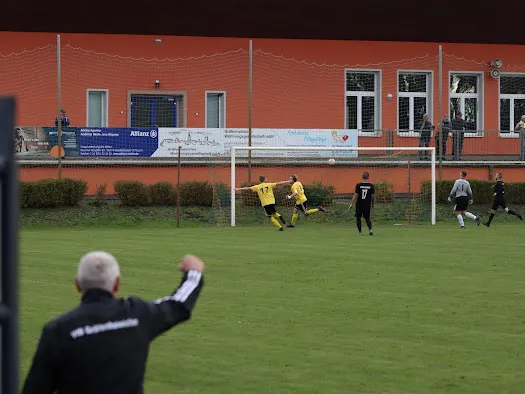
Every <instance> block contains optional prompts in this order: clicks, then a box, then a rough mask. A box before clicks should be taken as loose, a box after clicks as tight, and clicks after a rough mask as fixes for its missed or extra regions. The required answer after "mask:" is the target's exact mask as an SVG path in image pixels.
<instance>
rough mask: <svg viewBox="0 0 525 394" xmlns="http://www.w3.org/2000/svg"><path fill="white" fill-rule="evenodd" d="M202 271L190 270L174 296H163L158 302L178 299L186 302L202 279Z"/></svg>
mask: <svg viewBox="0 0 525 394" xmlns="http://www.w3.org/2000/svg"><path fill="white" fill-rule="evenodd" d="M201 277H202V272H199V271H195V270H191V271H188V277H187V278H186V280H185V281H184V283H183V284H182V286H181V287H179V289H178V290H177V291H176V292H175V294H173V295H172V296H167V297H162V298H159V299H158V300H157V301H155V303H156V304H160V303H161V302H164V301H178V302H185V301H186V300H187V299H188V297H189V296H190V295H191V293H193V291H194V290H195V289H196V288H197V286H198V285H199V283H200V281H201Z"/></svg>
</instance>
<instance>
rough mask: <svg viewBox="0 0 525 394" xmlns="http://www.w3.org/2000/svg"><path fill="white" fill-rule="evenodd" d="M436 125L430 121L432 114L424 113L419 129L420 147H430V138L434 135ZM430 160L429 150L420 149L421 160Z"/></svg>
mask: <svg viewBox="0 0 525 394" xmlns="http://www.w3.org/2000/svg"><path fill="white" fill-rule="evenodd" d="M434 129H435V127H434V126H433V125H432V122H430V116H428V114H424V115H423V123H422V124H421V129H420V130H419V147H420V148H423V147H425V148H428V147H429V146H430V138H431V137H432V130H434ZM423 159H425V160H428V151H427V150H426V151H419V160H423Z"/></svg>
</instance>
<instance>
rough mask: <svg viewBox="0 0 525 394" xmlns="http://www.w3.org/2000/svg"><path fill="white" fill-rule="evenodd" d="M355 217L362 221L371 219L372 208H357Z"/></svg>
mask: <svg viewBox="0 0 525 394" xmlns="http://www.w3.org/2000/svg"><path fill="white" fill-rule="evenodd" d="M355 217H356V218H357V219H361V218H362V217H363V218H365V219H370V206H365V207H355Z"/></svg>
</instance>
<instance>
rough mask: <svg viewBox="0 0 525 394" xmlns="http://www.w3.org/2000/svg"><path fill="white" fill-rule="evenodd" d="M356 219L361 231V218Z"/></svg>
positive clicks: (358, 229)
mask: <svg viewBox="0 0 525 394" xmlns="http://www.w3.org/2000/svg"><path fill="white" fill-rule="evenodd" d="M355 221H356V223H357V231H359V232H361V219H356V220H355Z"/></svg>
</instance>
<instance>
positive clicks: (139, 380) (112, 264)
mask: <svg viewBox="0 0 525 394" xmlns="http://www.w3.org/2000/svg"><path fill="white" fill-rule="evenodd" d="M179 269H180V270H181V271H182V272H183V278H182V281H181V283H180V285H179V286H178V287H177V289H176V290H175V292H174V293H173V294H171V295H169V296H166V297H163V298H160V299H159V300H157V301H155V302H147V301H144V300H142V299H140V298H137V297H128V298H123V299H122V298H120V299H119V298H117V294H118V290H119V286H120V269H119V265H118V263H117V261H116V259H115V258H114V257H113V256H112V255H110V254H108V253H106V252H91V253H88V254H86V255H85V256H84V257H82V259H81V260H80V264H79V266H78V273H77V276H76V278H75V284H76V287H77V289H78V291H79V292H80V293H81V294H82V302H81V304H80V305H79V306H78V307H77V308H75V309H73V310H71V311H69V312H67V313H65V314H64V315H62V316H60V317H58V318H56V319H54V320H52V321H51V322H49V323H47V324H46V325H45V326H44V329H43V331H42V335H41V337H40V341H39V344H38V348H37V350H36V353H35V356H34V358H33V362H32V365H31V368H30V370H29V373H28V375H27V377H26V380H25V383H24V387H23V389H22V394H37V393H38V394H39V393H41V394H52V393H58V394H70V393H75V394H84V393H86V394H87V393H90V394H94V393H97V394H105V393H107V394H110V393H111V394H119V393H126V394H140V393H142V392H143V381H144V372H145V370H146V361H147V357H148V351H149V344H150V342H151V341H153V340H154V339H155V338H156V337H157V336H159V335H161V334H162V333H164V332H166V331H167V330H169V329H170V328H172V327H173V326H175V325H177V324H179V323H182V322H184V321H186V320H188V319H189V318H190V316H191V313H192V310H193V308H194V306H195V303H196V301H197V298H198V296H199V294H200V292H201V289H202V286H203V271H204V263H203V262H202V261H201V260H200V259H198V258H197V257H195V256H191V255H187V256H184V258H183V259H182V262H181V263H180V265H179Z"/></svg>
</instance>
